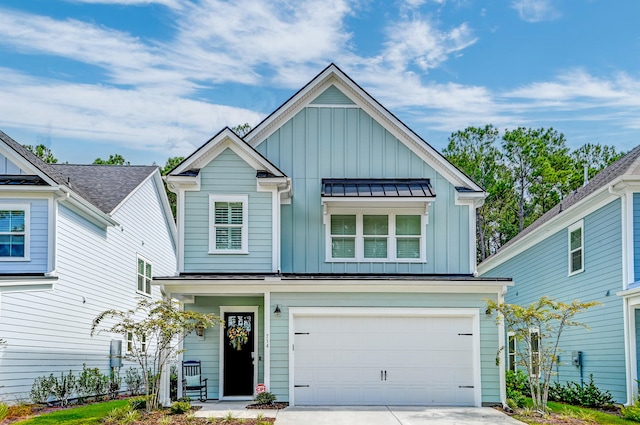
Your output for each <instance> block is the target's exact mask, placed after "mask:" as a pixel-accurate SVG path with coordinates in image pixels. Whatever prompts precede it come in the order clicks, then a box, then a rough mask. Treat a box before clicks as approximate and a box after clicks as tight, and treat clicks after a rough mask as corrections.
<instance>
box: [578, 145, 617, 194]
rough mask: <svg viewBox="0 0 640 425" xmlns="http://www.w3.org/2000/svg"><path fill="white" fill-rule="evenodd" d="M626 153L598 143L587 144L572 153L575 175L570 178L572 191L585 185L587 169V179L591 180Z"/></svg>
mask: <svg viewBox="0 0 640 425" xmlns="http://www.w3.org/2000/svg"><path fill="white" fill-rule="evenodd" d="M624 155H625V152H620V151H617V150H616V148H615V147H613V146H607V145H601V144H598V143H586V144H584V145H582V146H581V147H579V148H578V149H575V150H574V151H573V152H571V155H570V157H571V162H572V169H573V171H574V172H573V173H572V175H571V177H570V183H569V184H570V189H571V190H576V189H577V188H579V187H580V186H582V185H583V184H585V178H584V169H585V166H586V167H587V179H588V180H591V179H592V178H593V177H594V176H595V175H596V174H598V173H599V172H600V171H601V170H602V169H603V168H605V167H606V166H608V165H609V164H611V163H612V162H614V161H616V160H618V159H620V158H622V157H623V156H624Z"/></svg>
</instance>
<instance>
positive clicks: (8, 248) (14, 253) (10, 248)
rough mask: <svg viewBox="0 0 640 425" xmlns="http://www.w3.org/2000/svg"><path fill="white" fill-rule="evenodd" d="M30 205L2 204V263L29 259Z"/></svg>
mask: <svg viewBox="0 0 640 425" xmlns="http://www.w3.org/2000/svg"><path fill="white" fill-rule="evenodd" d="M29 220H30V208H29V205H28V204H23V205H17V204H16V205H13V204H12V205H9V204H4V205H1V204H0V261H14V260H28V259H29Z"/></svg>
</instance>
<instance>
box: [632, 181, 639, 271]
mask: <svg viewBox="0 0 640 425" xmlns="http://www.w3.org/2000/svg"><path fill="white" fill-rule="evenodd" d="M633 274H634V277H633V281H634V282H637V281H639V280H640V193H634V194H633Z"/></svg>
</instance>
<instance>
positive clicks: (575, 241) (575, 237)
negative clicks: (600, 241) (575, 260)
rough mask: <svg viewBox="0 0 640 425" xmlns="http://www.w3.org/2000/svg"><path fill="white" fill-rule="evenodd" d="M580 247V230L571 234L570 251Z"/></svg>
mask: <svg viewBox="0 0 640 425" xmlns="http://www.w3.org/2000/svg"><path fill="white" fill-rule="evenodd" d="M581 246H582V229H576V230H574V231H573V232H571V251H573V250H574V249H578V248H580V247H581Z"/></svg>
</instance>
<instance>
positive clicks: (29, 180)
mask: <svg viewBox="0 0 640 425" xmlns="http://www.w3.org/2000/svg"><path fill="white" fill-rule="evenodd" d="M0 185H3V186H6V185H9V186H13V185H20V186H47V182H45V181H44V180H43V179H42V178H41V177H40V176H32V175H25V174H16V175H13V174H3V175H0Z"/></svg>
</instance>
